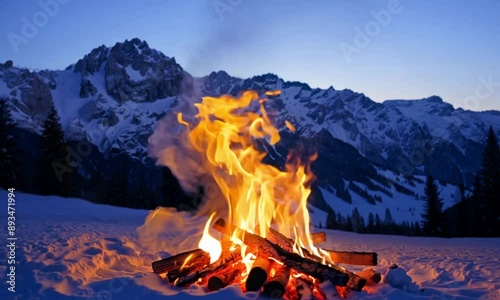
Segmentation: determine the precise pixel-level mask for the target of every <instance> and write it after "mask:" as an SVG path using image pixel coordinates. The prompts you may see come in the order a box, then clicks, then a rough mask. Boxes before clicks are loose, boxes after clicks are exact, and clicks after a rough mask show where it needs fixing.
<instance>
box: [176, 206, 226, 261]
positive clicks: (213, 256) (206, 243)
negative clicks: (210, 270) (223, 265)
mask: <svg viewBox="0 0 500 300" xmlns="http://www.w3.org/2000/svg"><path fill="white" fill-rule="evenodd" d="M214 216H215V213H213V214H212V215H211V216H210V218H209V219H208V221H207V223H206V224H205V229H203V235H202V237H201V240H200V242H199V243H198V247H199V248H200V249H201V250H203V251H205V252H208V253H209V254H210V263H214V262H215V261H216V260H218V259H219V257H220V255H221V253H222V247H221V244H220V242H219V241H218V240H217V239H215V238H214V237H213V236H211V235H210V233H209V232H208V229H209V228H210V223H211V221H212V218H213V217H214ZM188 258H190V257H188ZM186 260H187V259H186ZM185 263H186V262H184V264H185Z"/></svg>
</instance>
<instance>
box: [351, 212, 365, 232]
mask: <svg viewBox="0 0 500 300" xmlns="http://www.w3.org/2000/svg"><path fill="white" fill-rule="evenodd" d="M351 223H352V230H353V231H354V232H363V231H364V229H365V221H364V219H363V217H362V216H361V215H360V214H359V211H358V208H357V207H355V208H354V210H353V211H352V215H351Z"/></svg>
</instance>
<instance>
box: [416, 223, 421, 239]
mask: <svg viewBox="0 0 500 300" xmlns="http://www.w3.org/2000/svg"><path fill="white" fill-rule="evenodd" d="M421 234H422V229H421V228H420V223H419V222H417V221H415V235H416V236H419V235H421Z"/></svg>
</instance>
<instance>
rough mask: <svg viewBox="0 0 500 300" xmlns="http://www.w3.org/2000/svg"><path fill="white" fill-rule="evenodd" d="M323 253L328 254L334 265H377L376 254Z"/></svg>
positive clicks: (330, 251) (329, 251) (331, 251)
mask: <svg viewBox="0 0 500 300" xmlns="http://www.w3.org/2000/svg"><path fill="white" fill-rule="evenodd" d="M325 251H326V252H328V254H329V255H330V258H331V259H332V261H334V262H336V263H341V264H349V265H360V266H376V265H377V253H375V252H349V251H333V250H325Z"/></svg>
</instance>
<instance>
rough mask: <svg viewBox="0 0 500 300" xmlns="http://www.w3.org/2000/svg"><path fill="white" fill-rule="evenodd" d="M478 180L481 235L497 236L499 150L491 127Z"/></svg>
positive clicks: (499, 206) (499, 191)
mask: <svg viewBox="0 0 500 300" xmlns="http://www.w3.org/2000/svg"><path fill="white" fill-rule="evenodd" d="M479 179H480V187H481V189H480V191H478V196H479V199H478V200H479V202H480V212H481V213H482V216H481V217H482V221H481V222H480V224H481V225H482V226H481V233H482V234H484V235H486V236H494V235H499V234H500V228H499V226H500V224H499V221H498V219H499V214H500V213H499V211H500V200H499V199H500V148H499V147H498V141H497V138H496V136H495V132H494V131H493V128H492V127H490V129H489V131H488V138H487V139H486V147H485V149H484V151H483V155H482V161H481V170H480V172H479Z"/></svg>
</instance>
